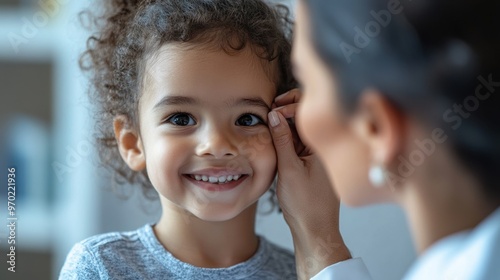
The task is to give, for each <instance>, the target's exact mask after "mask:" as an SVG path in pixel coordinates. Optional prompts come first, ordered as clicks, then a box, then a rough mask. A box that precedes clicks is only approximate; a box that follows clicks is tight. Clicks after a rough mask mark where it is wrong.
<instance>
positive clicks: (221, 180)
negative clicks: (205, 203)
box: [191, 175, 241, 184]
mask: <svg viewBox="0 0 500 280" xmlns="http://www.w3.org/2000/svg"><path fill="white" fill-rule="evenodd" d="M240 177H241V175H228V176H220V177H216V176H207V175H191V178H193V179H195V180H196V181H204V182H210V183H212V184H215V183H227V182H229V181H236V180H238V179H239V178H240Z"/></svg>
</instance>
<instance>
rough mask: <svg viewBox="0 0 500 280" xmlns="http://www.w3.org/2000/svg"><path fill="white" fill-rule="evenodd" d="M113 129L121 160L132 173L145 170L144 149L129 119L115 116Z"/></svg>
mask: <svg viewBox="0 0 500 280" xmlns="http://www.w3.org/2000/svg"><path fill="white" fill-rule="evenodd" d="M113 127H114V131H115V138H116V142H117V143H118V150H119V151H120V155H121V156H122V158H123V160H124V161H125V162H126V163H127V165H128V166H129V167H130V169H132V170H134V171H142V170H144V168H146V158H145V156H144V147H143V145H142V142H141V138H140V137H139V134H138V133H137V132H136V131H135V130H134V129H132V125H131V124H130V122H129V119H128V118H127V117H126V116H124V115H120V116H116V117H115V118H114V119H113Z"/></svg>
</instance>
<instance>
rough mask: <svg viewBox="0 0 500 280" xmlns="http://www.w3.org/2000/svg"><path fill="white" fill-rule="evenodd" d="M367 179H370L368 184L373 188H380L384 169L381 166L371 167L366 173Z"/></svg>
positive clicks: (382, 182) (383, 177) (383, 178)
mask: <svg viewBox="0 0 500 280" xmlns="http://www.w3.org/2000/svg"><path fill="white" fill-rule="evenodd" d="M368 177H369V178H370V182H371V183H372V185H373V186H374V187H375V188H380V187H382V186H383V185H384V181H385V176H384V168H383V167H382V165H380V164H377V165H372V167H371V168H370V171H369V173H368Z"/></svg>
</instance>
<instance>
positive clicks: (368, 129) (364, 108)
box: [354, 89, 405, 166]
mask: <svg viewBox="0 0 500 280" xmlns="http://www.w3.org/2000/svg"><path fill="white" fill-rule="evenodd" d="M355 114H356V116H355V118H354V119H355V123H354V125H355V131H356V133H357V134H358V136H359V137H360V138H361V139H362V140H363V141H365V143H367V144H368V146H369V148H370V151H371V157H372V160H373V161H374V162H373V163H374V164H382V165H384V166H388V165H390V163H391V161H393V160H394V158H395V157H396V156H397V155H398V153H400V152H401V148H402V147H403V146H404V144H403V141H405V125H404V124H405V116H404V115H403V114H402V113H401V112H400V111H399V109H398V108H397V107H396V106H394V104H393V103H392V102H391V101H390V100H389V99H387V98H386V97H385V96H384V95H382V94H381V93H380V92H379V91H377V90H374V89H366V90H364V91H363V92H362V94H361V96H360V99H359V103H358V107H357V110H356V113H355Z"/></svg>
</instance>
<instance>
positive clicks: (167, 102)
mask: <svg viewBox="0 0 500 280" xmlns="http://www.w3.org/2000/svg"><path fill="white" fill-rule="evenodd" d="M198 103H200V102H199V101H198V100H197V99H195V98H192V97H187V96H179V95H169V96H165V97H163V98H162V99H161V100H160V101H159V102H158V103H156V104H155V106H154V107H153V110H157V109H158V108H160V107H164V106H172V105H193V104H198ZM226 105H227V106H228V107H233V106H257V107H262V108H265V109H266V110H268V111H270V110H271V106H270V105H268V104H267V103H266V102H265V101H264V100H263V99H262V98H260V97H250V98H240V99H232V100H230V101H229V102H226Z"/></svg>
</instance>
